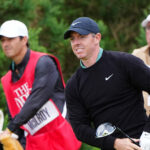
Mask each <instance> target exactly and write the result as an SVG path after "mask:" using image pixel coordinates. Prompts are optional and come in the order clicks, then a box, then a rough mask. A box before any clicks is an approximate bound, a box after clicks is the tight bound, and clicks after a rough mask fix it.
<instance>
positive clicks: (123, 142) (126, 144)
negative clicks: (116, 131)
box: [114, 138, 142, 150]
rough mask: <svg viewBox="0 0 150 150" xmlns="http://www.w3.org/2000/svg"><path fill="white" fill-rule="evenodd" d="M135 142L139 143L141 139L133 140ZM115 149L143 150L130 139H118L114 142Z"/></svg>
mask: <svg viewBox="0 0 150 150" xmlns="http://www.w3.org/2000/svg"><path fill="white" fill-rule="evenodd" d="M133 140H134V141H135V142H139V139H133ZM114 148H115V149H116V150H127V149H128V150H142V149H141V148H140V147H139V146H137V145H136V144H134V143H132V141H131V140H130V139H128V138H123V139H119V138H117V139H116V140H115V142H114Z"/></svg>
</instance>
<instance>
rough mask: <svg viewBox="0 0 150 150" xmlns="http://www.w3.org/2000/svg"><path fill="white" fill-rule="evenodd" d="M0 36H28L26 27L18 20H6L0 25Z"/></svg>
mask: <svg viewBox="0 0 150 150" xmlns="http://www.w3.org/2000/svg"><path fill="white" fill-rule="evenodd" d="M0 36H5V37H8V38H14V37H18V36H23V37H24V36H26V37H27V38H28V29H27V27H26V25H25V24H24V23H22V22H20V21H18V20H8V21H6V22H4V23H3V24H2V25H1V27H0Z"/></svg>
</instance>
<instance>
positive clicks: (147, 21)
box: [141, 19, 150, 28]
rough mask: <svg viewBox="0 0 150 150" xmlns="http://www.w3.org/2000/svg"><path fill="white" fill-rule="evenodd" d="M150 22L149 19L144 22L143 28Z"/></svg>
mask: <svg viewBox="0 0 150 150" xmlns="http://www.w3.org/2000/svg"><path fill="white" fill-rule="evenodd" d="M149 22H150V20H148V19H145V20H143V22H142V23H141V25H142V27H144V28H145V27H146V25H147V24H148V23H149Z"/></svg>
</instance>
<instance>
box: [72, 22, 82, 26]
mask: <svg viewBox="0 0 150 150" xmlns="http://www.w3.org/2000/svg"><path fill="white" fill-rule="evenodd" d="M78 23H81V22H75V23H72V26H75V25H76V24H78Z"/></svg>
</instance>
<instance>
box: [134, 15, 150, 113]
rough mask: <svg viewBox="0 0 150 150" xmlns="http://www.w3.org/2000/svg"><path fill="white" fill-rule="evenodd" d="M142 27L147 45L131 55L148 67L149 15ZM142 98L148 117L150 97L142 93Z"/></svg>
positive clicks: (149, 46) (135, 50) (149, 59)
mask: <svg viewBox="0 0 150 150" xmlns="http://www.w3.org/2000/svg"><path fill="white" fill-rule="evenodd" d="M141 25H142V27H144V28H145V34H146V41H147V45H145V46H143V47H141V48H138V49H134V50H133V52H132V54H133V55H135V56H137V57H139V58H140V59H142V60H143V61H144V63H145V64H146V65H147V66H148V67H150V15H148V16H147V17H146V18H145V19H144V20H143V21H142V23H141ZM143 96H144V107H145V109H146V113H147V115H148V116H149V115H150V95H149V94H148V93H147V92H144V91H143Z"/></svg>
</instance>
